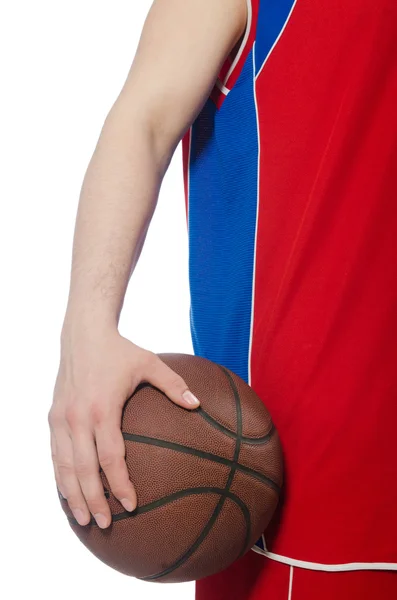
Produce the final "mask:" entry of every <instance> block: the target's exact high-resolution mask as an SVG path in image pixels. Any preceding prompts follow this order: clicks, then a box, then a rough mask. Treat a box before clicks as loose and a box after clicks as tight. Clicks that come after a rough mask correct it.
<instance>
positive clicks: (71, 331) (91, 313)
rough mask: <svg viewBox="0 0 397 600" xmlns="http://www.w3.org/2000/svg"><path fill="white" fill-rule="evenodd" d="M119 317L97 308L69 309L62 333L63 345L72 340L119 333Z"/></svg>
mask: <svg viewBox="0 0 397 600" xmlns="http://www.w3.org/2000/svg"><path fill="white" fill-rule="evenodd" d="M118 321H119V315H118V314H114V313H112V312H109V311H106V310H103V309H99V308H98V307H95V306H87V307H82V306H80V307H79V308H78V309H77V308H70V307H69V308H68V309H67V311H66V314H65V319H64V322H63V326H62V331H61V345H62V346H64V345H66V344H69V343H70V341H71V340H78V339H81V338H87V337H88V338H92V337H94V336H95V337H98V335H99V336H103V335H110V334H114V333H118Z"/></svg>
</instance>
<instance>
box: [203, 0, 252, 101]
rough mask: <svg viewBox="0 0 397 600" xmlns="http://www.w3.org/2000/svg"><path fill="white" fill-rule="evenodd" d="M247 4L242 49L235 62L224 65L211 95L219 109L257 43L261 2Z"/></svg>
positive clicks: (250, 1)
mask: <svg viewBox="0 0 397 600" xmlns="http://www.w3.org/2000/svg"><path fill="white" fill-rule="evenodd" d="M246 2H247V24H246V27H245V32H244V35H243V37H242V40H241V43H240V47H239V49H238V51H237V54H236V56H235V58H234V60H233V61H231V60H230V57H228V58H227V59H226V60H225V62H224V63H223V65H222V68H221V70H220V72H219V75H218V77H217V80H216V83H215V86H214V89H213V90H212V93H211V98H212V99H213V100H214V102H215V103H216V105H217V106H218V107H219V106H220V104H221V103H222V102H223V100H224V99H225V98H226V96H227V95H228V94H229V93H230V92H231V90H232V89H233V87H234V85H235V83H236V82H237V80H238V78H239V75H240V73H241V70H242V68H243V65H244V63H245V61H246V58H247V56H248V54H249V53H250V51H251V50H252V47H253V44H254V41H255V36H256V23H257V17H258V6H259V0H246Z"/></svg>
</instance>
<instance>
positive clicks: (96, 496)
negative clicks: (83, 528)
mask: <svg viewBox="0 0 397 600" xmlns="http://www.w3.org/2000/svg"><path fill="white" fill-rule="evenodd" d="M72 433H73V459H74V469H75V474H76V476H77V479H78V482H79V484H80V488H81V491H82V494H83V496H84V498H85V501H86V503H87V506H88V509H89V511H90V512H91V513H92V515H93V516H94V519H95V521H96V522H97V524H98V526H99V527H101V528H102V529H104V528H105V527H108V526H109V525H110V523H111V520H112V517H111V513H110V508H109V504H108V502H107V500H106V497H105V492H104V489H103V484H102V480H101V477H100V475H99V462H98V455H97V450H96V447H95V442H94V436H93V434H92V433H91V432H90V429H89V428H88V427H83V426H82V424H80V425H79V426H77V427H75V428H74V430H73V432H72Z"/></svg>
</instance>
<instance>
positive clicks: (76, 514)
mask: <svg viewBox="0 0 397 600" xmlns="http://www.w3.org/2000/svg"><path fill="white" fill-rule="evenodd" d="M72 512H73V515H74V518H75V519H76V521H77V523H78V524H79V525H84V522H85V519H84V513H83V511H82V510H80V509H79V508H75V509H74V510H73V511H72Z"/></svg>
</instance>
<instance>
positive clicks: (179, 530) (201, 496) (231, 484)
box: [61, 354, 282, 582]
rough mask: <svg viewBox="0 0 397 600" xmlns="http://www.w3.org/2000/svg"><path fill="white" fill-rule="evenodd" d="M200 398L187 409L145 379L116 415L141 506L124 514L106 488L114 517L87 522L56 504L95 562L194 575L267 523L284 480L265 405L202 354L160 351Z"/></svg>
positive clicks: (225, 558)
mask: <svg viewBox="0 0 397 600" xmlns="http://www.w3.org/2000/svg"><path fill="white" fill-rule="evenodd" d="M159 356H160V358H161V359H162V360H163V361H164V362H165V363H166V364H167V365H168V366H169V367H171V368H172V369H173V370H174V371H175V372H176V373H178V374H179V375H181V377H183V378H184V380H185V381H186V383H187V384H188V386H189V388H190V390H191V391H192V392H193V394H195V395H196V396H197V397H198V398H199V400H200V402H201V406H200V408H198V409H196V410H194V411H189V410H186V409H184V408H181V407H179V406H177V405H175V404H174V403H173V402H171V401H170V400H169V399H168V398H167V396H165V394H163V393H162V392H160V391H159V390H158V389H157V388H154V387H152V386H151V385H149V384H147V383H143V384H141V385H140V386H138V388H137V389H136V391H135V393H134V394H133V396H132V397H131V398H130V399H129V400H128V401H127V403H126V405H125V409H124V413H123V419H122V431H123V435H124V439H125V446H126V462H127V466H128V470H129V474H130V478H131V480H132V481H133V482H134V484H135V487H136V491H137V495H138V508H137V509H136V510H135V511H134V512H132V513H129V512H126V511H125V510H124V508H123V506H122V505H121V504H120V503H119V502H118V500H117V499H116V498H115V497H114V496H113V495H112V493H111V492H110V491H109V484H108V481H107V479H106V477H105V475H104V473H103V472H101V476H102V481H103V484H104V487H105V493H106V495H107V497H108V501H109V505H110V509H111V512H112V515H113V522H112V524H111V525H110V527H109V528H107V529H100V528H99V527H98V526H97V525H96V524H95V521H94V520H93V519H92V520H91V523H90V524H88V525H86V526H80V525H79V524H78V523H77V521H75V520H74V518H73V515H72V513H71V511H70V510H69V507H68V504H67V502H66V501H65V500H63V499H62V498H61V504H62V507H63V509H64V511H65V513H66V514H67V516H68V519H69V523H70V525H71V527H72V529H73V530H74V532H75V533H76V535H77V536H78V537H79V538H80V540H81V541H82V542H83V543H84V544H85V546H87V548H89V549H90V550H91V551H92V552H93V553H94V554H95V555H96V556H97V557H98V558H99V559H101V560H102V561H103V562H105V563H106V564H108V565H110V566H111V567H113V568H114V569H117V570H118V571H121V572H122V573H125V574H127V575H132V576H134V577H138V578H140V579H144V580H146V581H160V582H181V581H190V580H194V579H200V578H202V577H206V576H208V575H211V574H213V573H216V572H218V571H221V570H222V569H225V568H226V567H227V566H229V565H230V564H231V563H232V562H233V561H235V560H236V559H237V558H239V557H240V556H242V555H243V554H244V553H245V552H247V551H248V550H249V549H250V548H251V547H252V545H253V544H254V543H255V542H256V541H257V539H258V538H259V537H260V535H261V534H262V532H263V531H264V530H265V528H266V527H267V525H268V523H269V521H270V519H271V517H272V515H273V512H274V510H275V508H276V505H277V501H278V497H279V492H280V487H281V484H282V459H281V448H280V442H279V438H278V434H277V432H276V430H275V428H274V426H273V424H272V421H271V418H270V416H269V413H268V412H267V410H266V408H265V406H264V405H263V403H262V402H261V400H260V399H259V398H258V396H257V395H256V394H255V393H254V391H253V390H252V388H251V387H250V386H248V385H247V384H246V383H245V382H244V381H243V380H242V379H241V378H240V377H238V376H237V375H236V374H234V373H232V372H231V371H229V370H228V369H226V368H224V367H222V366H220V365H217V364H215V363H213V362H211V361H209V360H206V359H204V358H201V357H198V356H190V355H185V354H160V355H159Z"/></svg>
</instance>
